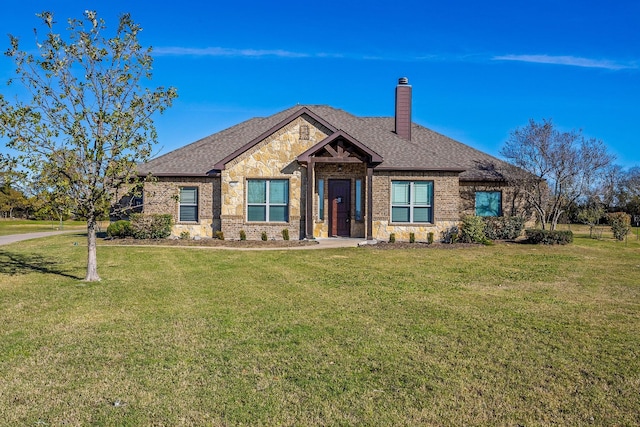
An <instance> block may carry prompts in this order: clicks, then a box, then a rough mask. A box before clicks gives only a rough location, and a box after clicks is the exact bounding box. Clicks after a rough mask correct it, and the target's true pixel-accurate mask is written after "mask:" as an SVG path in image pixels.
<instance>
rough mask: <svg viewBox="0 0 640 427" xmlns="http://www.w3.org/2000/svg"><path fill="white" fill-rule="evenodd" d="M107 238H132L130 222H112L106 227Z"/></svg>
mask: <svg viewBox="0 0 640 427" xmlns="http://www.w3.org/2000/svg"><path fill="white" fill-rule="evenodd" d="M107 236H109V237H116V238H119V239H123V238H125V237H131V236H132V229H131V222H129V221H127V220H124V219H122V220H120V221H116V222H112V223H111V224H109V227H107Z"/></svg>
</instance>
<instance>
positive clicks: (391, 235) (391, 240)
mask: <svg viewBox="0 0 640 427" xmlns="http://www.w3.org/2000/svg"><path fill="white" fill-rule="evenodd" d="M395 242H396V233H391V234H389V243H395Z"/></svg>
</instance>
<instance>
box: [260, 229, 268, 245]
mask: <svg viewBox="0 0 640 427" xmlns="http://www.w3.org/2000/svg"><path fill="white" fill-rule="evenodd" d="M260 238H261V239H262V241H263V242H266V241H267V232H266V231H263V232H262V234H261V235H260Z"/></svg>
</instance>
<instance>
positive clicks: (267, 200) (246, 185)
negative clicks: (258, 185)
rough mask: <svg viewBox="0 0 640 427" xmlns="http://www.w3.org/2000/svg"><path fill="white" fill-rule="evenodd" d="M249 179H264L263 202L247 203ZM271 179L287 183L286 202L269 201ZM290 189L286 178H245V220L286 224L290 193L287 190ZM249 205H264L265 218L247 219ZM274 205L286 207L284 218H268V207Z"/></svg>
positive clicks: (287, 221)
mask: <svg viewBox="0 0 640 427" xmlns="http://www.w3.org/2000/svg"><path fill="white" fill-rule="evenodd" d="M251 181H265V184H266V185H265V203H249V182H251ZM271 181H284V182H286V183H287V189H286V196H287V200H286V203H270V200H269V198H270V194H269V193H270V191H269V190H270V186H271ZM290 191H291V185H290V182H289V179H288V178H247V179H246V181H245V194H246V196H245V212H246V222H248V223H258V224H265V223H278V224H288V223H289V210H290V200H291V197H290V196H291V195H290V194H289V192H290ZM250 206H264V208H265V220H264V221H256V220H250V219H249V207H250ZM276 206H284V207H285V208H286V213H285V216H286V219H285V220H284V221H272V220H271V218H269V208H270V207H276Z"/></svg>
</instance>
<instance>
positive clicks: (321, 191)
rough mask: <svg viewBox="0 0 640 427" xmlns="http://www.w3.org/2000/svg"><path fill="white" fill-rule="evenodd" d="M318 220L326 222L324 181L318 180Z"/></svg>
mask: <svg viewBox="0 0 640 427" xmlns="http://www.w3.org/2000/svg"><path fill="white" fill-rule="evenodd" d="M318 219H319V220H324V179H319V180H318Z"/></svg>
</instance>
